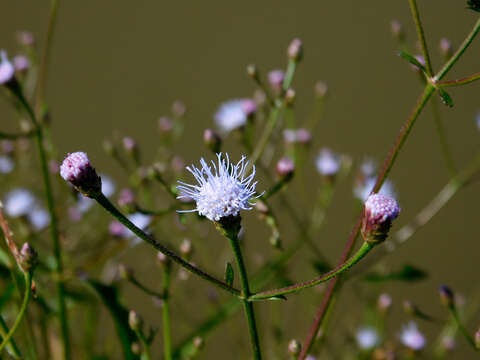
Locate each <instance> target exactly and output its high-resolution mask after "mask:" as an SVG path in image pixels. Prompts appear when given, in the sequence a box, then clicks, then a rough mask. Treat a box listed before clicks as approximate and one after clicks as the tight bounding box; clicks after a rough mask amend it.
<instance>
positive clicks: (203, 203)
mask: <svg viewBox="0 0 480 360" xmlns="http://www.w3.org/2000/svg"><path fill="white" fill-rule="evenodd" d="M248 164H249V162H248V161H247V160H246V158H245V156H243V157H242V158H241V159H240V161H239V162H238V163H237V164H233V163H231V162H230V159H229V157H228V154H225V156H224V157H223V156H222V153H218V154H217V163H215V162H214V161H212V162H211V165H209V164H208V163H207V162H206V161H205V160H204V159H203V158H202V159H201V160H200V165H201V167H200V168H197V167H195V166H193V165H192V167H189V166H187V170H188V171H190V172H191V173H192V175H193V176H194V177H195V180H197V183H198V184H197V185H191V184H186V183H183V182H181V181H179V183H180V185H179V186H177V189H178V190H179V191H180V195H179V196H178V199H185V198H187V199H188V198H191V199H193V200H194V201H195V202H196V204H197V207H196V208H195V209H193V210H187V211H183V212H193V211H198V213H199V214H200V215H203V216H205V217H206V218H207V219H209V220H212V221H219V220H220V219H221V218H223V217H227V216H237V215H238V214H239V213H240V211H241V210H250V209H252V205H254V204H253V203H250V200H252V199H254V198H257V197H258V196H256V195H255V194H256V193H255V186H256V185H257V182H256V181H253V178H254V177H255V167H253V169H252V172H251V173H250V174H249V175H248V176H247V174H246V172H247V168H248Z"/></svg>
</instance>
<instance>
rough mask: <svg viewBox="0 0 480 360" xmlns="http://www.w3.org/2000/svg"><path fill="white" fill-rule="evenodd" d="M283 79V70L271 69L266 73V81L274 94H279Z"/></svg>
mask: <svg viewBox="0 0 480 360" xmlns="http://www.w3.org/2000/svg"><path fill="white" fill-rule="evenodd" d="M284 79H285V73H284V72H283V70H272V71H270V72H269V73H268V83H269V84H270V87H271V88H272V90H273V92H274V93H275V94H279V93H280V92H281V91H282V86H283V80H284Z"/></svg>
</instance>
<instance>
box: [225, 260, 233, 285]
mask: <svg viewBox="0 0 480 360" xmlns="http://www.w3.org/2000/svg"><path fill="white" fill-rule="evenodd" d="M234 276H235V274H234V273H233V267H232V264H230V263H229V262H227V266H226V267H225V282H226V283H227V284H228V285H229V286H232V285H233V278H234Z"/></svg>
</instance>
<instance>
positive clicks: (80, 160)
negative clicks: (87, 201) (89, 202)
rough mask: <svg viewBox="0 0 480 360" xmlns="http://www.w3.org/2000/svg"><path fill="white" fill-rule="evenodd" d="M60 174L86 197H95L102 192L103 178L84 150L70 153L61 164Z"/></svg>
mask: <svg viewBox="0 0 480 360" xmlns="http://www.w3.org/2000/svg"><path fill="white" fill-rule="evenodd" d="M60 175H61V176H62V178H63V179H64V180H66V181H68V182H70V183H71V184H72V185H73V186H74V187H75V188H76V189H77V190H78V191H79V192H80V193H82V194H83V195H84V196H86V197H91V198H94V197H95V196H97V195H99V194H101V192H102V180H101V178H100V176H98V175H97V172H96V171H95V169H94V168H93V167H92V165H91V164H90V160H89V159H88V156H87V154H86V153H84V152H74V153H71V154H68V156H67V157H66V158H65V160H63V163H62V165H61V166H60Z"/></svg>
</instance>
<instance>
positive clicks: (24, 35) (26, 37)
mask: <svg viewBox="0 0 480 360" xmlns="http://www.w3.org/2000/svg"><path fill="white" fill-rule="evenodd" d="M17 41H18V42H19V43H20V44H21V45H23V46H32V45H33V44H34V43H35V38H34V37H33V34H32V33H31V32H28V31H20V32H19V33H18V34H17Z"/></svg>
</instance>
